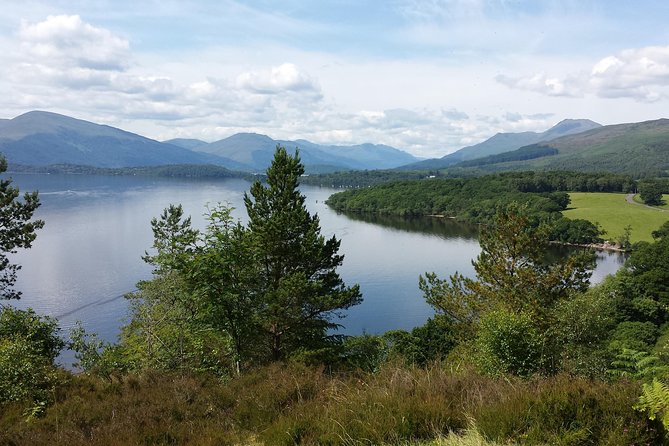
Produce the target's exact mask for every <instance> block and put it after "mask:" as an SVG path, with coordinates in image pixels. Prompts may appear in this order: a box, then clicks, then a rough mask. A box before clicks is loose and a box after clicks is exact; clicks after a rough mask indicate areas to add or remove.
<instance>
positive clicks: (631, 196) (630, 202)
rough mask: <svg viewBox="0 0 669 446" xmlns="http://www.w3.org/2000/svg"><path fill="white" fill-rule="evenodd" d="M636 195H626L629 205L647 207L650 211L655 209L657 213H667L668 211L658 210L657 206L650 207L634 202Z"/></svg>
mask: <svg viewBox="0 0 669 446" xmlns="http://www.w3.org/2000/svg"><path fill="white" fill-rule="evenodd" d="M634 195H635V194H626V195H625V200H626V201H627V202H628V203H629V204H636V205H637V206H645V207H647V208H648V209H654V210H656V211H660V212H667V210H666V209H660V208H656V207H655V206H648V205H647V204H642V203H637V202H636V201H634Z"/></svg>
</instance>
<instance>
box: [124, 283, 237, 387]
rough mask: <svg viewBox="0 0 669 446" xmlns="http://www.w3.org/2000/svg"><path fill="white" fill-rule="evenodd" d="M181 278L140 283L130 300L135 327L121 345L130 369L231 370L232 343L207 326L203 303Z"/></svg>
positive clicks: (128, 329) (128, 327)
mask: <svg viewBox="0 0 669 446" xmlns="http://www.w3.org/2000/svg"><path fill="white" fill-rule="evenodd" d="M185 290H186V287H185V285H184V283H183V280H182V278H181V277H180V276H179V275H177V274H176V273H174V272H172V273H164V274H162V275H159V276H157V277H155V278H154V279H153V280H151V281H146V282H140V283H139V284H138V291H136V292H135V293H131V294H129V295H128V296H126V297H127V298H128V299H130V312H131V316H132V319H131V322H130V323H129V324H128V325H126V326H125V327H123V329H122V332H121V345H122V350H123V354H124V357H125V360H124V361H125V362H126V363H127V366H128V367H132V368H137V369H154V370H173V371H181V372H185V371H195V372H210V373H213V374H215V375H219V376H220V375H224V374H226V373H227V371H228V370H230V368H231V367H230V362H231V360H230V356H231V355H230V338H229V336H228V334H227V333H225V332H221V331H219V330H215V329H214V328H213V327H211V326H210V325H208V324H206V323H204V322H203V319H202V318H203V316H204V315H203V314H202V313H201V312H200V307H199V302H198V301H197V300H195V299H193V298H192V296H191V295H190V294H188V293H187V292H186V291H185Z"/></svg>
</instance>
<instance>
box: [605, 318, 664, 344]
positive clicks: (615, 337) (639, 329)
mask: <svg viewBox="0 0 669 446" xmlns="http://www.w3.org/2000/svg"><path fill="white" fill-rule="evenodd" d="M659 335H660V332H659V329H658V327H657V326H656V325H655V324H653V323H652V322H648V321H646V322H639V321H624V322H621V323H620V324H618V326H617V327H616V328H615V329H614V330H613V332H612V333H611V347H612V348H613V349H620V350H622V349H624V348H627V349H632V350H642V351H649V350H650V349H652V347H653V346H654V345H655V341H656V340H657V338H658V336H659Z"/></svg>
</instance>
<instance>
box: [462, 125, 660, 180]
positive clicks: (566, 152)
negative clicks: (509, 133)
mask: <svg viewBox="0 0 669 446" xmlns="http://www.w3.org/2000/svg"><path fill="white" fill-rule="evenodd" d="M460 166H463V167H476V168H478V169H481V170H484V171H491V172H493V171H503V170H504V171H505V170H574V171H591V172H592V171H607V172H617V173H626V174H629V175H632V176H634V177H646V176H663V175H666V174H667V173H669V119H656V120H652V121H644V122H635V123H629V124H616V125H607V126H603V127H598V128H595V129H592V130H588V131H586V132H582V133H578V134H575V135H568V136H563V137H560V138H556V139H552V140H550V141H544V142H539V143H536V144H532V145H529V146H525V147H522V148H520V149H517V150H515V151H511V152H506V153H503V154H498V155H492V156H490V157H484V158H480V159H477V160H472V161H467V162H465V163H462V164H460Z"/></svg>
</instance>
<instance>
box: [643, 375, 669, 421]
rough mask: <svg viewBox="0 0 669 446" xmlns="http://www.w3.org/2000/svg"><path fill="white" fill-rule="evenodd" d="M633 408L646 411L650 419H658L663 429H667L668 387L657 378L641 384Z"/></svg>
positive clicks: (668, 411) (668, 415) (668, 412)
mask: <svg viewBox="0 0 669 446" xmlns="http://www.w3.org/2000/svg"><path fill="white" fill-rule="evenodd" d="M634 408H635V409H637V410H640V411H643V412H646V413H647V414H648V418H649V419H650V420H655V419H659V421H660V422H661V423H662V425H663V426H664V429H665V430H669V387H668V386H667V385H666V384H664V383H663V382H661V381H658V380H657V379H653V382H651V383H650V384H644V385H643V391H642V394H641V396H640V397H639V402H638V403H637V404H636V405H635V406H634Z"/></svg>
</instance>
